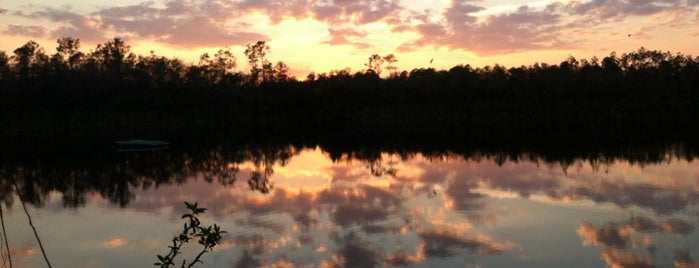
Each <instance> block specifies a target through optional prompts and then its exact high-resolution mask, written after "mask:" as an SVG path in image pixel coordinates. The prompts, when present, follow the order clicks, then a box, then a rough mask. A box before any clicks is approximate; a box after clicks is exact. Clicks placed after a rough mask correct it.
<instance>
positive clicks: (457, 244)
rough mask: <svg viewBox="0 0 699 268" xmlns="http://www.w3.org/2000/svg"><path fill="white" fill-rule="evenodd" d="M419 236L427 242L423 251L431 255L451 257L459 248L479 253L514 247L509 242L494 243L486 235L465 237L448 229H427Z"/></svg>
mask: <svg viewBox="0 0 699 268" xmlns="http://www.w3.org/2000/svg"><path fill="white" fill-rule="evenodd" d="M419 236H420V238H422V240H423V241H424V242H425V244H424V246H423V252H424V254H425V255H426V256H429V257H449V256H452V255H454V254H455V251H454V250H455V249H457V248H466V249H469V250H471V251H473V252H476V253H479V254H500V253H502V252H503V251H504V250H506V249H509V248H512V245H511V244H509V243H504V244H501V243H494V242H491V241H490V239H489V238H487V237H485V236H478V237H464V235H462V234H458V233H456V232H450V231H446V230H436V231H426V232H422V233H420V234H419Z"/></svg>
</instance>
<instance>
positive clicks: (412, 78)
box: [0, 38, 699, 140]
mask: <svg viewBox="0 0 699 268" xmlns="http://www.w3.org/2000/svg"><path fill="white" fill-rule="evenodd" d="M269 52H270V50H269V46H268V45H267V44H265V42H262V41H260V42H257V43H254V44H250V45H248V47H247V49H246V51H245V55H246V56H247V61H248V63H249V65H250V66H251V69H250V70H249V71H245V72H242V71H238V70H237V69H236V62H237V60H238V59H236V58H235V57H234V56H233V54H232V53H231V51H230V49H222V50H219V51H218V52H217V53H215V54H213V55H209V54H204V55H202V56H201V58H200V61H199V62H198V63H196V64H187V63H185V62H183V61H182V60H179V59H176V58H167V57H163V56H158V55H156V54H153V53H151V54H150V55H135V54H134V53H132V52H131V50H130V47H129V46H128V45H127V44H125V43H124V42H123V41H122V40H120V39H114V40H111V41H108V42H106V43H104V44H100V45H98V46H97V47H96V48H94V49H93V50H91V51H90V52H87V53H85V52H82V51H80V42H79V40H78V39H72V38H62V39H59V40H58V46H57V52H56V53H55V54H53V55H47V54H46V53H45V52H44V50H43V49H42V48H41V47H40V46H39V45H38V44H37V43H35V42H33V41H30V42H28V43H26V44H25V45H23V46H22V47H20V48H17V49H16V50H14V51H13V53H12V54H8V53H5V52H0V125H1V126H2V129H3V131H2V133H3V134H5V135H16V134H18V133H22V132H30V131H35V130H40V131H66V130H68V131H70V130H79V129H82V130H90V131H91V130H95V129H102V130H109V129H123V128H133V127H144V126H145V127H213V128H231V127H233V128H241V129H263V130H264V129H272V130H273V131H284V130H286V129H289V128H295V129H299V128H303V129H305V130H307V131H308V132H346V131H352V132H359V133H364V134H368V135H370V134H377V135H385V134H399V135H423V136H424V135H428V136H439V135H445V134H446V135H452V134H454V133H458V135H461V136H468V137H471V138H473V139H476V140H479V139H491V138H504V139H522V138H530V139H562V140H565V139H580V138H585V139H588V140H605V139H606V140H610V139H611V140H624V139H629V138H647V139H654V138H656V137H670V138H672V139H689V138H691V137H695V136H696V135H695V134H697V133H699V124H697V123H698V121H697V118H699V58H697V57H692V56H689V55H682V54H672V53H670V52H662V51H655V50H648V49H645V48H641V49H639V50H637V51H633V52H629V53H624V54H621V55H617V54H615V53H612V54H610V55H609V56H606V57H604V58H602V59H601V60H600V59H597V58H592V59H581V60H578V59H575V58H573V57H572V56H571V57H569V58H568V59H566V60H564V61H562V62H561V63H560V64H557V65H548V64H543V63H535V64H533V65H529V66H521V67H512V68H506V67H504V66H500V65H497V64H496V65H494V66H485V67H478V68H474V67H471V66H469V65H458V66H454V67H453V68H451V69H449V70H435V69H432V68H427V69H424V68H423V69H414V70H412V71H409V72H408V71H402V72H399V71H397V70H396V69H395V67H394V66H393V63H395V62H396V61H397V59H396V57H395V56H393V55H387V56H385V57H381V56H378V55H373V56H371V57H370V58H369V60H368V62H367V64H366V66H367V69H366V70H363V71H359V72H355V73H352V72H351V71H350V70H349V69H345V70H338V71H332V72H329V73H322V74H313V73H311V74H309V75H308V77H307V78H306V79H305V80H304V81H299V80H297V79H295V78H294V77H291V76H290V75H289V67H288V66H287V65H286V64H284V63H283V62H277V63H272V62H270V61H269V60H268V55H267V54H268V53H269ZM382 72H383V74H384V75H383V77H382V76H380V74H381V73H382Z"/></svg>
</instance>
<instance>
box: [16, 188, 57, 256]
mask: <svg viewBox="0 0 699 268" xmlns="http://www.w3.org/2000/svg"><path fill="white" fill-rule="evenodd" d="M12 184H13V185H14V186H15V191H17V196H19V202H20V203H21V204H22V208H24V214H27V219H28V220H29V226H31V227H32V231H34V237H36V241H37V242H38V243H39V248H41V254H43V255H44V260H45V261H46V265H48V266H49V268H51V262H49V258H48V257H46V250H44V245H42V244H41V239H39V234H38V233H37V232H36V227H34V223H32V217H31V216H30V215H29V211H27V206H25V205H24V201H23V200H22V195H21V194H20V193H19V188H18V187H17V183H15V180H14V179H13V180H12Z"/></svg>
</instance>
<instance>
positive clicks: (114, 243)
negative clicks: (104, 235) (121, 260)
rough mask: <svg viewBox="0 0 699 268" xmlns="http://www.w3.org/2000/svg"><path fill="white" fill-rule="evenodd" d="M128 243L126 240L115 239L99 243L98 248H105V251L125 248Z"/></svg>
mask: <svg viewBox="0 0 699 268" xmlns="http://www.w3.org/2000/svg"><path fill="white" fill-rule="evenodd" d="M128 243H129V242H128V241H127V240H126V239H124V238H119V237H117V238H113V239H109V240H107V241H104V242H102V243H100V247H102V248H106V249H112V248H118V247H123V246H126V245H127V244H128Z"/></svg>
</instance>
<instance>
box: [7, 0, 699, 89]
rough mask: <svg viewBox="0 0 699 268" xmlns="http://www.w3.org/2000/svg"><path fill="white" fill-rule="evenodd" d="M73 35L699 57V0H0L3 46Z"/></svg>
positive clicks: (345, 57)
mask: <svg viewBox="0 0 699 268" xmlns="http://www.w3.org/2000/svg"><path fill="white" fill-rule="evenodd" d="M61 37H73V38H78V39H80V41H81V44H82V49H81V50H83V51H86V52H87V51H89V50H91V49H93V48H94V47H95V46H96V45H97V44H99V43H104V42H106V41H108V40H110V39H112V38H115V37H119V38H122V39H124V40H125V41H126V43H127V44H129V45H130V46H131V47H132V50H133V51H134V52H136V53H137V54H142V55H147V54H149V53H150V52H151V51H153V52H154V53H155V54H157V55H164V56H168V57H177V58H180V59H183V60H185V61H186V62H189V63H196V62H197V59H198V57H199V56H200V55H201V54H203V53H209V54H212V53H215V52H216V51H218V50H219V49H221V48H231V50H232V51H233V52H235V55H236V57H237V58H238V69H239V70H240V71H244V70H247V69H248V66H247V64H246V60H245V57H244V54H243V51H244V50H245V49H244V47H245V45H246V44H249V43H254V42H256V41H259V40H262V41H266V42H267V44H268V45H269V46H270V48H271V52H270V54H269V55H268V58H269V59H270V60H271V61H273V62H276V61H283V62H285V63H286V64H287V65H289V66H290V68H291V71H292V73H293V74H294V75H296V76H298V77H305V75H306V74H308V73H309V72H316V73H322V72H328V71H331V70H340V69H344V68H350V69H351V70H352V71H359V70H362V69H364V68H365V67H364V63H366V62H367V61H368V58H369V56H371V55H372V54H379V55H387V54H394V55H395V56H396V58H397V59H398V62H397V63H396V67H398V69H399V70H411V69H415V68H428V67H432V68H436V69H448V68H450V67H452V66H455V65H458V64H470V65H471V66H474V67H481V66H485V65H493V64H495V63H497V64H501V65H505V66H509V67H512V66H520V65H531V64H534V63H536V62H544V63H549V64H557V63H560V62H561V61H563V60H565V59H566V58H567V57H569V56H574V57H576V58H578V59H580V58H591V57H593V56H597V57H599V58H602V57H605V56H607V55H609V54H610V53H611V52H613V51H615V52H617V53H625V52H631V51H634V50H636V49H638V48H640V47H645V48H648V49H653V50H662V51H670V52H673V53H678V52H679V53H683V54H689V55H694V56H697V55H699V45H697V44H699V0H591V1H588V0H539V1H523V0H453V1H449V0H424V1H409V0H377V1H367V0H259V1H256V0H114V1H89V0H51V1H48V0H42V1H33V0H27V1H16V0H0V50H3V51H6V52H7V53H8V54H11V53H12V51H14V49H16V48H18V47H20V46H21V45H23V44H24V43H26V42H27V41H29V40H34V41H36V42H38V43H39V44H41V45H42V46H43V47H44V49H45V50H46V52H47V53H53V51H55V47H56V39H58V38H61Z"/></svg>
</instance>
